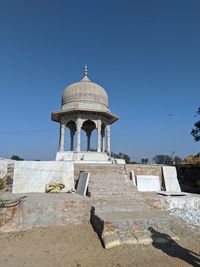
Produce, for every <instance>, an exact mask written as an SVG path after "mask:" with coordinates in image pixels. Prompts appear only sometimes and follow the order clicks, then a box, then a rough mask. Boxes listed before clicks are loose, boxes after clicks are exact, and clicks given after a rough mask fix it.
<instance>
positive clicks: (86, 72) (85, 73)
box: [81, 65, 90, 82]
mask: <svg viewBox="0 0 200 267" xmlns="http://www.w3.org/2000/svg"><path fill="white" fill-rule="evenodd" d="M81 81H83V82H90V80H89V78H88V67H87V65H85V67H84V77H83V79H82V80H81Z"/></svg>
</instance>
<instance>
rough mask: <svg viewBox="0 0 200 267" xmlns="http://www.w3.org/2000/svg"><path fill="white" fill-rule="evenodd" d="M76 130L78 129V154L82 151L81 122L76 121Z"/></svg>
mask: <svg viewBox="0 0 200 267" xmlns="http://www.w3.org/2000/svg"><path fill="white" fill-rule="evenodd" d="M76 129H77V146H76V152H80V151H81V120H80V119H78V120H77V121H76Z"/></svg>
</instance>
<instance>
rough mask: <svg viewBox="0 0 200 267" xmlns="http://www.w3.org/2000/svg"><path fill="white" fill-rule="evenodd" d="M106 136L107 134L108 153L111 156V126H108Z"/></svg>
mask: <svg viewBox="0 0 200 267" xmlns="http://www.w3.org/2000/svg"><path fill="white" fill-rule="evenodd" d="M106 134H107V153H108V155H110V152H111V151H110V125H106Z"/></svg>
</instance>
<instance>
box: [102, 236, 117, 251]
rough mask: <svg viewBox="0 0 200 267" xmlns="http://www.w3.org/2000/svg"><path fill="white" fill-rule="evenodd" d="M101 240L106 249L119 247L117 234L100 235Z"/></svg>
mask: <svg viewBox="0 0 200 267" xmlns="http://www.w3.org/2000/svg"><path fill="white" fill-rule="evenodd" d="M101 238H102V241H103V244H104V247H105V248H106V249H109V248H113V247H116V246H119V245H121V239H120V237H119V234H118V233H112V234H102V237H101Z"/></svg>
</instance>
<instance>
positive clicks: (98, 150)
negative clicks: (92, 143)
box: [97, 120, 101, 152]
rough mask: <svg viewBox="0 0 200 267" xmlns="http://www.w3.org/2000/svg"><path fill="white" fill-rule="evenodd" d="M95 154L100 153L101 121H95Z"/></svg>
mask: <svg viewBox="0 0 200 267" xmlns="http://www.w3.org/2000/svg"><path fill="white" fill-rule="evenodd" d="M97 152H101V121H100V120H98V121H97Z"/></svg>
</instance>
